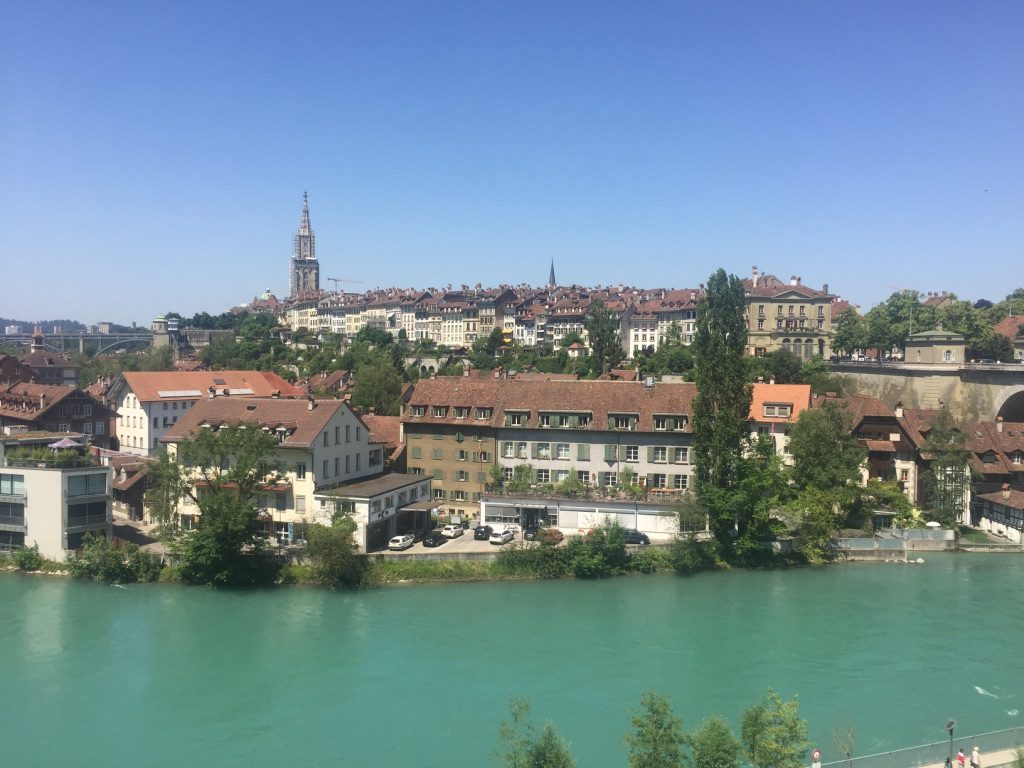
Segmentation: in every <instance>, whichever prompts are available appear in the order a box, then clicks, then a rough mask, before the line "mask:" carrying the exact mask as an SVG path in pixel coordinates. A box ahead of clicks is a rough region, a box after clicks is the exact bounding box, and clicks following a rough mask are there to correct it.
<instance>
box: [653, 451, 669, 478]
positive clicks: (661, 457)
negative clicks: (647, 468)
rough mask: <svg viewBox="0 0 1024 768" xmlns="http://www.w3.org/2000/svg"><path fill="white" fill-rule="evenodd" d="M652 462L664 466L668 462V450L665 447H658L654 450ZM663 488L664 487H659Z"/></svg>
mask: <svg viewBox="0 0 1024 768" xmlns="http://www.w3.org/2000/svg"><path fill="white" fill-rule="evenodd" d="M653 460H654V461H655V462H656V463H658V464H664V463H665V462H666V461H668V448H666V447H665V446H658V447H656V448H655V449H654V452H653ZM660 487H662V488H664V487H665V486H660Z"/></svg>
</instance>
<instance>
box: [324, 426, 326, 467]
mask: <svg viewBox="0 0 1024 768" xmlns="http://www.w3.org/2000/svg"><path fill="white" fill-rule="evenodd" d="M326 447H327V430H326V429H325V430H324V448H326ZM324 471H325V472H326V471H327V470H324Z"/></svg>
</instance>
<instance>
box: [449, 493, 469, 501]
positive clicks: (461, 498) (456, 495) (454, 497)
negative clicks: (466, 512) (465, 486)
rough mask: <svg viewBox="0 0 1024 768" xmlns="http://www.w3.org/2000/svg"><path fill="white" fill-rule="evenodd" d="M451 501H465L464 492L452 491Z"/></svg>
mask: <svg viewBox="0 0 1024 768" xmlns="http://www.w3.org/2000/svg"><path fill="white" fill-rule="evenodd" d="M452 501H466V492H465V491H452Z"/></svg>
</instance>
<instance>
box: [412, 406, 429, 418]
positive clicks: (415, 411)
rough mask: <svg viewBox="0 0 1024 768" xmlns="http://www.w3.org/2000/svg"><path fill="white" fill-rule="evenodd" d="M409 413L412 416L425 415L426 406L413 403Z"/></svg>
mask: <svg viewBox="0 0 1024 768" xmlns="http://www.w3.org/2000/svg"><path fill="white" fill-rule="evenodd" d="M411 415H413V416H426V415H427V407H426V406H425V405H414V406H413V407H412V409H411Z"/></svg>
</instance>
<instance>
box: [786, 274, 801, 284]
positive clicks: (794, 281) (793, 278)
mask: <svg viewBox="0 0 1024 768" xmlns="http://www.w3.org/2000/svg"><path fill="white" fill-rule="evenodd" d="M789 284H790V285H800V281H799V280H797V277H796V275H790V276H789Z"/></svg>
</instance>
